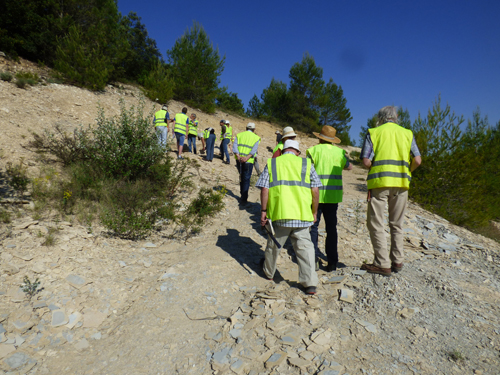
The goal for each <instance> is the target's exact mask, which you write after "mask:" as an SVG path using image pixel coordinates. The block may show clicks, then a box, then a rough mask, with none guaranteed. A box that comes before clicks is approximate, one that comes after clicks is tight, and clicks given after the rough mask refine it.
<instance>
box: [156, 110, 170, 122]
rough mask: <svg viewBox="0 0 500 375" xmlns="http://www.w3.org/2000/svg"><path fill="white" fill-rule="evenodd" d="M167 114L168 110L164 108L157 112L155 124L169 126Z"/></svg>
mask: <svg viewBox="0 0 500 375" xmlns="http://www.w3.org/2000/svg"><path fill="white" fill-rule="evenodd" d="M167 115H168V112H167V111H164V110H163V109H161V110H159V111H157V112H155V120H154V123H155V126H168V124H167Z"/></svg>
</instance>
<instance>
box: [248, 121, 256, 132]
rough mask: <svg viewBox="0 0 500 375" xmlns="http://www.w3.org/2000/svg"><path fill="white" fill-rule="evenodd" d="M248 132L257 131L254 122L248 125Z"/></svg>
mask: <svg viewBox="0 0 500 375" xmlns="http://www.w3.org/2000/svg"><path fill="white" fill-rule="evenodd" d="M247 130H250V131H252V132H254V131H255V124H254V123H253V122H249V123H248V124H247Z"/></svg>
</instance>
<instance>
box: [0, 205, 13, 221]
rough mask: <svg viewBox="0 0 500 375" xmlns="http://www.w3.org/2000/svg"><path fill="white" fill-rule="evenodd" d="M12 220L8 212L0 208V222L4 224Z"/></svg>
mask: <svg viewBox="0 0 500 375" xmlns="http://www.w3.org/2000/svg"><path fill="white" fill-rule="evenodd" d="M11 221H12V219H11V218H10V212H9V211H7V210H4V209H3V208H0V222H1V223H4V224H9V223H10V222H11Z"/></svg>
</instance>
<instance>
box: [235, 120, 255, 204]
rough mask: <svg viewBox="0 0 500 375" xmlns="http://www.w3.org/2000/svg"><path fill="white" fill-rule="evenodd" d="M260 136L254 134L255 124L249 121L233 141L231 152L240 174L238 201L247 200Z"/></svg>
mask: <svg viewBox="0 0 500 375" xmlns="http://www.w3.org/2000/svg"><path fill="white" fill-rule="evenodd" d="M259 142H260V137H259V136H258V135H257V134H255V124H254V123H253V122H249V123H248V124H247V131H245V132H240V133H238V134H237V135H236V138H235V139H234V143H233V153H234V157H235V158H236V168H237V169H238V172H239V174H240V195H241V198H240V203H241V204H246V203H247V201H248V190H249V189H250V177H252V171H253V164H254V161H255V159H254V156H255V154H256V153H257V149H258V148H259Z"/></svg>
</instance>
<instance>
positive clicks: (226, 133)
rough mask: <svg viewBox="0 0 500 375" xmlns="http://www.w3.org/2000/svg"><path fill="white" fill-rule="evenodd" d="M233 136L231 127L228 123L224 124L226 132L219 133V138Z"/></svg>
mask: <svg viewBox="0 0 500 375" xmlns="http://www.w3.org/2000/svg"><path fill="white" fill-rule="evenodd" d="M232 137H233V128H232V127H231V126H229V125H226V132H225V133H224V134H221V138H224V139H231V138H232Z"/></svg>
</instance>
